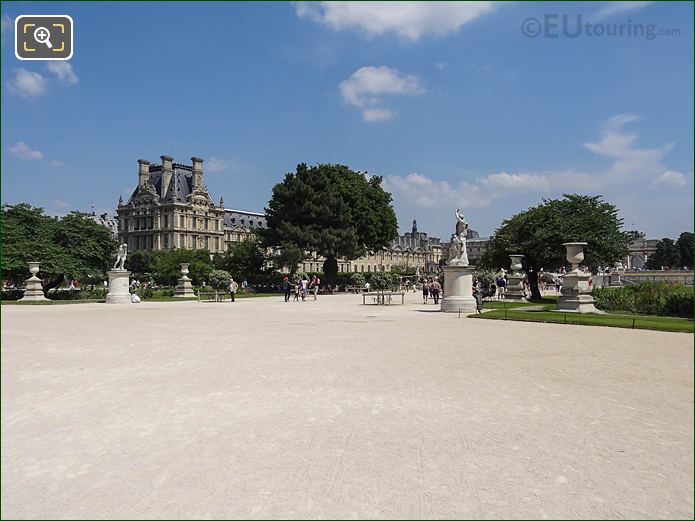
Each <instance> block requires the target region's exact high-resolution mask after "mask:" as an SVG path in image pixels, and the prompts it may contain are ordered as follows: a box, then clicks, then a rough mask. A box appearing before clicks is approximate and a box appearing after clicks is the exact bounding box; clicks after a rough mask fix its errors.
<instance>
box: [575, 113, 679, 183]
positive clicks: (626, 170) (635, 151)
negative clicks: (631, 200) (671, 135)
mask: <svg viewBox="0 0 695 521" xmlns="http://www.w3.org/2000/svg"><path fill="white" fill-rule="evenodd" d="M637 119H638V117H637V116H634V115H630V114H618V115H616V116H613V117H612V118H610V119H608V120H607V121H606V122H605V123H604V126H603V130H602V136H601V139H600V140H599V141H598V142H596V143H585V144H584V147H585V148H586V149H588V150H590V151H592V152H594V153H595V154H597V155H599V156H603V157H607V158H609V159H611V160H612V161H613V163H612V165H611V167H610V169H609V172H608V173H609V174H615V175H632V176H639V175H651V176H653V175H656V173H657V172H663V171H664V170H665V168H664V166H663V165H662V164H661V159H662V158H663V157H664V156H665V155H666V154H667V153H668V152H669V151H670V150H671V149H672V148H673V143H667V144H665V145H663V146H661V147H659V148H639V147H637V146H635V142H636V141H637V138H638V137H639V136H638V135H637V134H629V133H627V132H626V131H625V130H624V128H623V127H624V126H625V125H627V124H628V123H632V122H634V121H636V120H637Z"/></svg>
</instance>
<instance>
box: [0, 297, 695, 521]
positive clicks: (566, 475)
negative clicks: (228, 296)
mask: <svg viewBox="0 0 695 521" xmlns="http://www.w3.org/2000/svg"><path fill="white" fill-rule="evenodd" d="M282 300H283V299H282V297H280V298H275V297H270V298H263V299H248V300H239V301H237V302H236V303H234V304H231V303H220V304H215V303H197V302H179V303H142V304H139V305H111V306H110V305H106V304H84V305H79V306H67V305H66V306H31V307H29V306H21V307H20V306H2V308H1V309H2V311H1V312H2V384H3V385H2V499H1V508H2V512H1V514H2V517H3V518H48V519H56V518H70V517H79V518H127V517H135V518H231V517H243V518H268V517H270V518H297V517H302V518H327V517H330V518H664V519H666V518H690V519H692V518H693V514H694V513H693V492H694V491H693V472H694V469H693V335H692V334H684V333H663V332H656V331H638V330H626V329H611V328H600V327H587V326H569V325H568V326H565V325H553V324H536V323H522V322H499V321H488V320H471V319H466V318H460V319H459V318H457V317H456V315H455V314H444V313H436V312H434V311H435V308H434V306H432V305H430V306H423V305H421V303H420V300H419V295H417V294H410V295H409V296H408V301H407V302H406V305H405V306H392V307H376V306H362V305H360V303H361V297H358V296H354V295H353V296H344V295H341V296H330V297H320V299H319V300H318V301H317V302H313V301H308V302H305V303H293V302H290V303H288V304H286V303H284V302H283V301H282Z"/></svg>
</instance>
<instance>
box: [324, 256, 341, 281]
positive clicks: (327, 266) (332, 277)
mask: <svg viewBox="0 0 695 521" xmlns="http://www.w3.org/2000/svg"><path fill="white" fill-rule="evenodd" d="M323 275H324V277H326V281H325V282H326V284H330V285H331V286H333V285H334V284H335V281H336V278H337V277H338V259H336V258H335V257H334V256H333V255H330V256H328V257H326V260H325V261H323Z"/></svg>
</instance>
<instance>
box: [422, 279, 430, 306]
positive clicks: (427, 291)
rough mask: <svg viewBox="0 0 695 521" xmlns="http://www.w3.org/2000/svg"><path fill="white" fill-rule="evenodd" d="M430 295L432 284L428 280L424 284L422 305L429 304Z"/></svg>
mask: <svg viewBox="0 0 695 521" xmlns="http://www.w3.org/2000/svg"><path fill="white" fill-rule="evenodd" d="M429 295H430V284H429V282H427V280H425V281H423V283H422V303H423V304H427V297H429Z"/></svg>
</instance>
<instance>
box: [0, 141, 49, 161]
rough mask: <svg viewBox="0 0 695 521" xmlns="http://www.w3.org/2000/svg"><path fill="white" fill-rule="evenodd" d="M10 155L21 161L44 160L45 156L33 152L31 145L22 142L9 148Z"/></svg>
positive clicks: (35, 151) (36, 151)
mask: <svg viewBox="0 0 695 521" xmlns="http://www.w3.org/2000/svg"><path fill="white" fill-rule="evenodd" d="M7 150H9V151H10V154H12V155H14V156H17V157H18V158H20V159H43V154H42V153H41V152H39V151H38V150H32V149H31V147H30V146H29V145H27V144H26V143H24V142H23V141H20V142H19V143H17V144H16V145H14V146H12V147H8V149H7Z"/></svg>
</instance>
